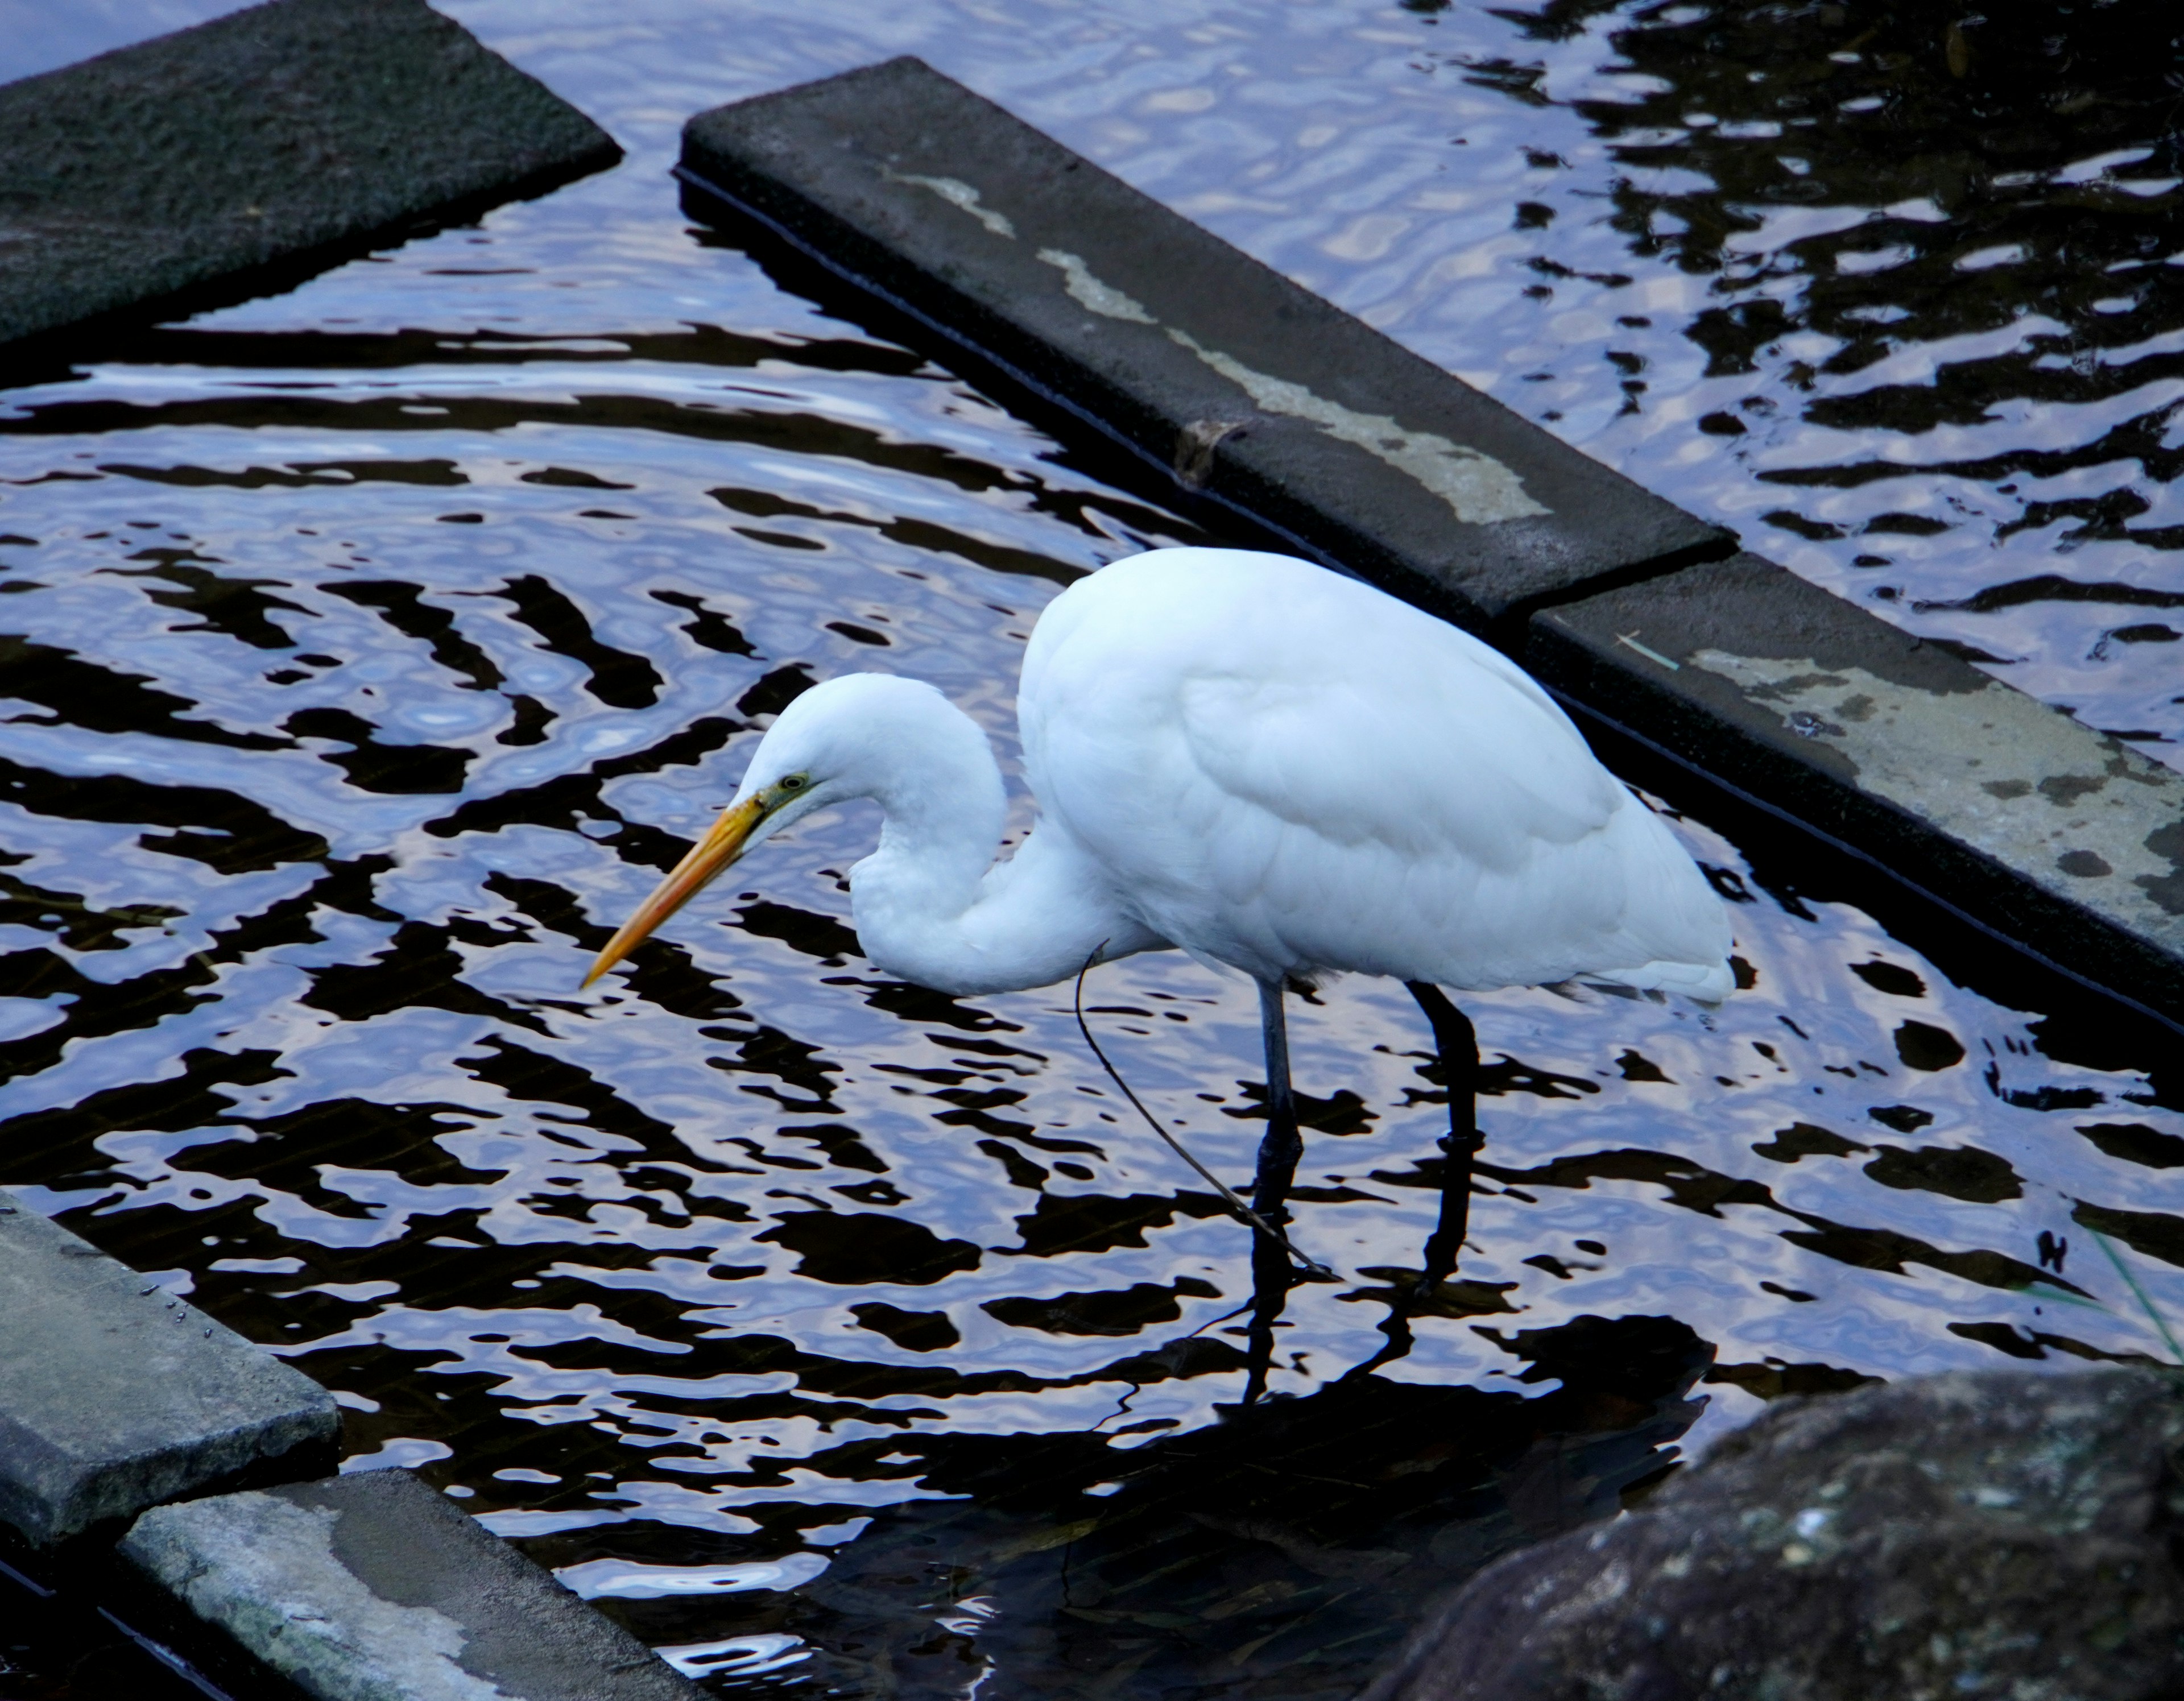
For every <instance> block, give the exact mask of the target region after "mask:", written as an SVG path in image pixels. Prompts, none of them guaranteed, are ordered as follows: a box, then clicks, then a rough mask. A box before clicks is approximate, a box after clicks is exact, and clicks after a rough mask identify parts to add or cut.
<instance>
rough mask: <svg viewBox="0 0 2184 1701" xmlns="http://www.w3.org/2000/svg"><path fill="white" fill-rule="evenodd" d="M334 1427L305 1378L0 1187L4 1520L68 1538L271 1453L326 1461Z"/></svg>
mask: <svg viewBox="0 0 2184 1701" xmlns="http://www.w3.org/2000/svg"><path fill="white" fill-rule="evenodd" d="M340 1433H341V1414H340V1412H339V1410H338V1408H337V1407H336V1406H335V1404H334V1401H333V1397H332V1396H331V1394H329V1393H327V1392H326V1390H325V1389H323V1388H321V1387H320V1386H318V1384H317V1383H315V1382H314V1381H312V1380H310V1379H309V1378H308V1377H306V1376H304V1375H300V1374H299V1373H298V1372H297V1371H294V1370H292V1369H289V1368H288V1367H287V1365H285V1364H282V1363H281V1361H280V1360H279V1359H277V1358H274V1357H273V1356H272V1355H271V1354H270V1353H268V1352H265V1351H264V1350H263V1349H262V1348H260V1347H256V1346H253V1344H252V1343H251V1342H249V1341H246V1340H244V1339H243V1338H242V1336H239V1335H237V1334H236V1333H235V1332H234V1331H233V1330H229V1329H226V1328H223V1327H222V1326H221V1325H219V1324H217V1323H214V1321H213V1320H212V1319H210V1318H209V1317H206V1316H205V1315H204V1314H203V1313H202V1312H200V1311H198V1309H197V1308H195V1307H194V1306H192V1305H190V1304H189V1303H188V1302H186V1301H183V1300H178V1299H176V1298H175V1297H173V1296H172V1295H171V1294H168V1293H166V1292H164V1291H161V1290H160V1289H159V1288H156V1287H154V1286H152V1285H151V1284H150V1283H148V1282H147V1281H146V1280H144V1278H143V1277H142V1275H140V1274H137V1273H136V1271H135V1270H132V1269H130V1268H129V1267H128V1266H127V1265H125V1264H122V1263H117V1262H115V1261H114V1259H112V1258H108V1257H107V1256H106V1254H105V1253H103V1252H100V1251H98V1250H97V1248H96V1247H95V1246H91V1245H90V1244H89V1243H88V1242H86V1241H81V1240H79V1239H78V1238H77V1237H76V1236H75V1235H72V1234H70V1233H69V1231H68V1230H65V1229H64V1228H61V1227H59V1226H58V1224H53V1223H52V1222H49V1221H47V1219H45V1218H43V1217H42V1216H40V1215H39V1214H38V1213H36V1212H35V1211H32V1210H30V1209H29V1208H27V1207H24V1206H22V1205H20V1204H19V1203H18V1202H17V1201H16V1200H15V1198H14V1196H12V1195H10V1194H8V1193H5V1192H0V1519H4V1520H6V1521H7V1522H8V1523H9V1524H12V1525H14V1526H15V1528H16V1529H18V1530H20V1531H22V1532H23V1534H24V1535H25V1536H28V1537H29V1538H30V1539H31V1541H33V1542H38V1543H40V1544H48V1543H52V1542H60V1541H64V1540H66V1539H67V1538H68V1537H70V1536H75V1535H78V1534H81V1532H82V1531H85V1530H86V1529H89V1528H90V1527H91V1526H92V1525H96V1524H100V1523H103V1522H105V1521H107V1520H110V1519H121V1518H133V1517H134V1516H136V1514H138V1513H139V1512H142V1510H143V1509H145V1508H146V1507H148V1506H152V1505H155V1504H157V1503H159V1502H160V1501H162V1500H169V1499H172V1498H173V1497H175V1496H176V1495H181V1494H188V1493H192V1492H196V1491H197V1490H199V1489H202V1488H204V1487H206V1486H209V1485H211V1484H214V1483H218V1482H220V1481H224V1480H226V1479H229V1478H232V1477H235V1476H237V1475H239V1474H242V1473H245V1472H248V1471H250V1470H253V1468H263V1467H265V1466H266V1465H267V1464H268V1463H269V1462H270V1461H275V1460H278V1459H280V1458H297V1459H298V1460H299V1461H300V1465H299V1468H300V1470H313V1469H323V1468H324V1465H323V1463H322V1462H321V1461H320V1459H319V1458H317V1457H315V1455H314V1453H313V1448H314V1446H315V1445H316V1446H321V1447H330V1446H331V1443H332V1442H334V1440H335V1438H336V1437H337V1436H339V1434H340ZM299 1448H300V1449H303V1453H301V1454H298V1449H299Z"/></svg>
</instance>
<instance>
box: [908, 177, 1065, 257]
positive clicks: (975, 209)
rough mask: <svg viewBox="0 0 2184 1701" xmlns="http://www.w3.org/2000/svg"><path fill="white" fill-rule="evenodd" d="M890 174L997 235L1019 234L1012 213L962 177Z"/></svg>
mask: <svg viewBox="0 0 2184 1701" xmlns="http://www.w3.org/2000/svg"><path fill="white" fill-rule="evenodd" d="M887 175H888V176H889V177H890V178H892V179H893V180H894V181H896V182H898V183H915V184H917V187H919V188H921V189H930V190H931V191H933V193H934V194H936V195H938V196H939V197H940V198H941V199H942V200H944V201H945V202H947V204H949V205H950V206H951V207H961V209H963V210H964V211H965V212H967V213H968V214H969V215H971V216H972V218H974V219H976V220H978V222H979V223H980V224H982V225H983V226H985V227H986V228H987V229H988V230H989V231H992V232H993V233H994V234H995V236H997V237H1011V238H1013V237H1015V236H1016V233H1017V227H1016V226H1014V225H1013V224H1011V223H1010V222H1009V215H1007V214H1006V213H1000V212H996V211H995V209H993V208H991V207H989V206H986V205H984V204H983V203H982V202H981V201H980V199H979V198H978V191H977V190H976V189H974V188H972V187H971V186H970V185H969V184H968V183H966V182H965V181H963V180H962V179H961V177H921V176H917V175H915V174H914V173H906V172H900V171H890V172H889V173H888V174H887ZM1078 264H1080V265H1082V264H1083V262H1082V261H1079V262H1078Z"/></svg>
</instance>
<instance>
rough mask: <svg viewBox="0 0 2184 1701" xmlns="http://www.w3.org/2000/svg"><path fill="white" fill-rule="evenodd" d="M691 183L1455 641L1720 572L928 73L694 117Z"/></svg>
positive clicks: (1623, 493) (864, 76) (882, 74)
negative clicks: (1526, 612) (1457, 626)
mask: <svg viewBox="0 0 2184 1701" xmlns="http://www.w3.org/2000/svg"><path fill="white" fill-rule="evenodd" d="M682 170H683V175H684V176H685V178H686V180H687V181H690V182H692V183H693V184H694V185H695V186H697V187H699V188H700V189H701V190H702V191H703V192H706V193H708V194H710V195H712V196H716V197H718V198H720V199H721V200H722V201H724V202H725V203H727V204H728V205H729V206H730V207H732V208H733V209H736V210H737V211H738V212H739V213H740V214H741V215H744V216H746V217H749V218H753V219H756V220H759V221H760V222H761V223H762V224H763V225H764V226H766V228H767V229H768V230H770V231H772V232H773V233H774V234H775V235H776V236H777V237H780V238H782V239H784V240H786V241H787V242H788V243H790V244H792V245H793V246H794V248H797V249H798V250H799V251H800V252H801V253H803V254H805V255H807V256H809V257H811V258H812V259H816V260H818V261H819V262H820V263H821V264H822V265H825V266H827V268H829V269H830V270H833V272H835V273H836V274H837V275H838V276H841V277H843V278H844V279H845V280H847V281H849V282H851V283H853V284H854V285H855V286H856V287H858V288H860V289H861V290H864V291H866V292H867V293H871V294H872V295H875V296H877V297H878V298H881V299H882V300H883V301H885V302H886V303H888V304H889V305H891V306H892V307H894V309H895V310H898V311H901V312H905V313H907V314H909V315H911V316H912V317H913V318H914V319H916V320H917V321H920V322H922V324H923V325H925V326H928V327H929V328H930V329H931V330H933V332H937V333H938V334H939V336H940V337H943V338H944V339H946V341H947V342H948V343H950V345H951V347H952V350H953V352H954V353H956V354H959V355H961V356H965V357H968V358H969V359H971V360H974V361H976V362H978V364H979V365H981V366H991V367H995V368H998V369H999V370H1000V371H1001V372H1002V373H1003V374H1004V375H1006V377H1007V378H1008V379H1009V380H1010V381H1011V382H1012V383H1013V384H1015V385H1017V386H1019V387H1022V388H1024V389H1027V390H1028V391H1029V392H1030V393H1032V394H1033V395H1034V396H1035V397H1038V398H1039V399H1043V400H1044V401H1045V402H1046V403H1047V404H1050V405H1053V406H1056V407H1059V408H1060V409H1061V410H1065V411H1066V412H1067V413H1069V414H1071V415H1074V416H1075V417H1076V418H1078V419H1079V420H1082V421H1085V422H1087V423H1088V424H1089V425H1091V426H1093V427H1095V428H1096V429H1098V430H1100V432H1104V433H1106V435H1107V436H1108V437H1109V438H1111V439H1112V440H1113V441H1115V442H1117V443H1121V444H1123V446H1125V447H1126V448H1128V449H1130V450H1132V451H1133V452H1134V453H1135V454H1136V455H1139V456H1140V457H1142V458H1144V459H1145V460H1149V461H1151V463H1152V464H1153V465H1154V466H1156V467H1157V468H1159V469H1162V471H1164V472H1165V471H1173V475H1174V477H1176V478H1177V479H1178V481H1179V482H1181V483H1182V484H1183V485H1184V486H1185V487H1186V488H1188V489H1189V490H1190V492H1192V493H1195V494H1196V495H1197V496H1199V497H1200V498H1201V499H1211V500H1212V501H1215V502H1217V503H1220V504H1223V505H1226V506H1227V507H1229V509H1231V510H1234V511H1236V512H1238V513H1240V514H1243V515H1245V516H1249V517H1250V519H1251V521H1252V522H1253V523H1254V524H1255V525H1256V526H1258V527H1263V528H1265V529H1267V530H1268V531H1270V532H1272V533H1274V534H1275V535H1277V536H1283V537H1286V538H1290V539H1291V540H1292V541H1293V543H1294V544H1295V545H1296V546H1297V547H1300V548H1301V549H1304V550H1305V551H1306V552H1307V553H1312V554H1318V555H1322V556H1323V557H1325V558H1329V559H1332V560H1338V561H1340V563H1341V564H1342V565H1344V566H1346V567H1348V568H1349V569H1351V571H1353V572H1358V573H1361V574H1362V575H1363V576H1365V577H1368V578H1371V579H1373V580H1375V581H1376V582H1377V583H1381V584H1383V585H1385V586H1386V587H1387V588H1390V589H1391V590H1395V591H1396V592H1397V593H1398V594H1401V595H1403V596H1405V597H1407V598H1408V599H1409V600H1412V601H1415V602H1418V603H1421V604H1423V605H1428V606H1431V607H1433V608H1435V610H1436V611H1439V612H1440V613H1443V614H1446V616H1449V617H1450V618H1451V619H1454V620H1456V621H1457V622H1461V623H1463V624H1464V625H1467V626H1472V627H1480V628H1484V627H1486V626H1488V625H1489V624H1490V623H1491V622H1495V621H1496V620H1499V619H1501V618H1502V617H1503V616H1506V615H1507V614H1509V613H1510V612H1511V611H1513V610H1517V609H1520V608H1522V607H1523V606H1525V605H1529V604H1533V603H1536V602H1539V601H1541V600H1546V599H1552V598H1557V597H1565V596H1569V595H1573V594H1581V593H1582V592H1583V591H1584V590H1585V588H1587V587H1589V586H1593V585H1602V584H1607V583H1614V582H1616V581H1617V580H1618V579H1619V578H1620V577H1626V576H1628V575H1630V573H1632V572H1646V571H1652V570H1657V569H1658V568H1659V567H1660V566H1663V565H1664V564H1669V563H1673V562H1674V561H1676V560H1687V559H1693V558H1697V557H1699V556H1702V555H1708V554H1717V555H1725V554H1727V553H1728V551H1729V549H1730V544H1729V542H1728V540H1727V538H1725V536H1724V534H1723V533H1721V532H1720V531H1719V530H1718V529H1717V528H1716V527H1711V526H1708V525H1706V524H1705V523H1703V522H1702V521H1698V520H1696V519H1694V518H1692V517H1691V516H1690V515H1687V514H1685V513H1683V512H1681V511H1680V510H1678V509H1676V508H1674V507H1672V506H1671V505H1669V504H1668V503H1666V502H1663V501H1662V500H1661V499H1659V498H1658V497H1655V496H1652V495H1650V494H1647V493H1646V491H1644V490H1642V489H1641V488H1639V487H1638V486H1637V485H1635V484H1633V483H1632V482H1630V480H1628V479H1626V478H1624V477H1622V476H1621V475H1619V474H1618V473H1615V472H1612V471H1609V470H1608V469H1607V468H1606V467H1604V466H1601V465H1599V463H1597V462H1596V461H1593V460H1587V459H1586V458H1585V456H1584V455H1579V454H1576V453H1574V451H1572V450H1571V449H1568V448H1567V447H1565V446H1564V445H1563V444H1562V443H1559V442H1557V440H1556V439H1555V438H1552V437H1551V436H1549V435H1548V434H1547V433H1546V432H1543V431H1541V429H1540V428H1539V427H1536V426H1535V425H1533V424H1531V423H1530V422H1529V421H1526V420H1524V419H1521V418H1519V417H1518V415H1516V414H1513V413H1512V412H1511V411H1510V410H1508V409H1507V408H1505V407H1503V406H1502V405H1501V404H1499V403H1498V402H1495V401H1492V400H1490V399H1488V398H1487V397H1485V396H1483V395H1481V394H1480V393H1479V392H1478V391H1476V390H1474V389H1473V388H1471V387H1470V386H1469V385H1468V384H1465V383H1463V382H1462V381H1461V380H1459V379H1457V378H1454V377H1451V376H1450V375H1449V374H1447V373H1446V372H1444V371H1441V370H1440V368H1439V367H1438V366H1435V365H1432V364H1431V363H1430V362H1429V361H1426V360H1421V359H1419V358H1418V356H1417V355H1415V354H1412V353H1411V352H1410V351H1409V350H1407V349H1404V348H1402V347H1401V346H1400V345H1399V344H1397V343H1395V342H1393V341H1391V340H1390V338H1388V337H1384V336H1382V335H1381V334H1380V333H1379V332H1377V331H1374V330H1373V329H1372V328H1371V327H1370V326H1367V325H1365V324H1364V323H1363V322H1362V321H1359V320H1357V319H1355V318H1352V317H1351V315H1348V314H1346V313H1344V312H1342V311H1340V310H1339V309H1337V308H1334V307H1333V306H1330V305H1329V304H1328V303H1326V302H1324V301H1323V300H1321V299H1320V298H1318V296H1315V295H1312V293H1309V292H1307V291H1306V290H1304V289H1301V288H1300V287H1297V286H1296V285H1295V284H1294V283H1291V282H1290V281H1289V280H1288V279H1286V278H1284V277H1283V276H1281V275H1280V274H1279V273H1278V272H1275V271H1273V270H1271V269H1269V268H1268V267H1266V266H1263V265H1260V264H1259V263H1258V262H1257V261H1256V260H1254V259H1251V258H1249V257H1248V256H1247V255H1245V254H1241V253H1240V252H1238V251H1237V250H1236V249H1235V248H1231V247H1229V244H1228V243H1224V242H1223V241H1221V240H1220V239H1219V238H1218V237H1215V236H1213V235H1212V234H1211V233H1210V232H1208V231H1205V230H1202V229H1201V228H1200V227H1199V226H1196V225H1194V224H1192V223H1190V220H1186V219H1184V218H1183V217H1181V216H1179V215H1177V214H1175V213H1173V212H1171V211H1169V210H1168V209H1167V208H1165V207H1163V206H1162V205H1161V204H1160V203H1158V202H1157V201H1155V200H1153V199H1152V198H1150V197H1149V196H1146V195H1143V194H1140V193H1139V192H1138V191H1136V190H1135V189H1133V188H1131V187H1129V186H1128V185H1127V184H1125V183H1123V182H1122V181H1120V180H1118V179H1117V178H1114V177H1112V176H1108V175H1107V173H1106V172H1104V171H1102V170H1100V169H1099V168H1098V167H1097V166H1095V165H1092V164H1091V163H1090V162H1089V160H1086V159H1083V158H1081V157H1079V156H1078V155H1077V154H1075V153H1072V152H1070V151H1069V150H1068V149H1067V148H1064V147H1062V146H1061V144H1060V143H1059V142H1055V141H1053V140H1051V139H1050V138H1049V137H1045V136H1044V135H1042V134H1040V133H1039V131H1036V130H1034V129H1032V128H1031V127H1030V126H1029V125H1026V124H1024V123H1022V122H1021V121H1020V120H1017V119H1015V118H1012V117H1011V116H1010V115H1009V114H1007V113H1006V112H1004V111H1003V110H1002V109H1000V108H999V107H997V106H995V105H993V104H992V103H989V102H987V101H984V100H981V99H980V98H978V96H976V95H974V94H972V93H971V92H970V91H969V90H967V89H966V88H964V87H962V86H961V85H960V84H958V83H956V82H952V81H950V80H949V79H948V78H946V77H944V76H942V75H940V74H939V72H937V71H934V70H931V69H930V68H929V67H928V66H926V65H925V64H922V62H920V61H919V60H917V59H893V60H890V61H889V62H888V63H887V64H881V65H875V66H872V67H871V68H869V69H867V70H858V71H851V72H850V73H848V74H847V75H842V76H838V77H831V78H828V79H827V80H826V81H822V82H816V83H809V84H806V85H805V86H802V87H799V88H793V89H789V90H787V91H785V92H782V93H779V94H772V95H766V96H764V97H762V98H759V99H755V100H749V101H744V102H742V103H738V104H736V105H733V106H725V107H719V108H716V109H714V110H712V111H710V112H707V113H703V114H699V116H698V117H696V118H694V119H693V120H690V123H689V124H688V126H687V127H686V128H685V130H684V131H683V152H682Z"/></svg>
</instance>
